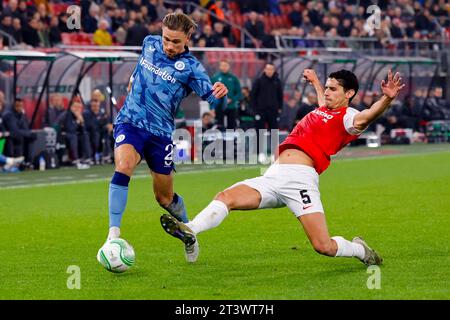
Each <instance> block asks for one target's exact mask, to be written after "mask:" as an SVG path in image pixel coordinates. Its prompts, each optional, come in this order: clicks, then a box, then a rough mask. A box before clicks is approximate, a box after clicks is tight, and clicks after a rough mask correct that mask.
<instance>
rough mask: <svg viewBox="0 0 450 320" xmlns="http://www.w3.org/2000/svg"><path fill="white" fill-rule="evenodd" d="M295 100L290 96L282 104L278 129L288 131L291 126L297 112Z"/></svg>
mask: <svg viewBox="0 0 450 320" xmlns="http://www.w3.org/2000/svg"><path fill="white" fill-rule="evenodd" d="M297 107H298V105H297V101H296V100H295V99H294V98H293V97H291V98H289V99H288V101H286V102H285V103H284V104H283V110H282V111H281V115H280V126H279V127H280V129H281V130H287V131H290V130H291V129H292V127H293V124H294V120H295V115H296V113H297Z"/></svg>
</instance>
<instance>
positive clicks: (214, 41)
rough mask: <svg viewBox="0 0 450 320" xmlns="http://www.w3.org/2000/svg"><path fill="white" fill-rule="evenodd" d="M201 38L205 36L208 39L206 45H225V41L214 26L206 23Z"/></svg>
mask: <svg viewBox="0 0 450 320" xmlns="http://www.w3.org/2000/svg"><path fill="white" fill-rule="evenodd" d="M201 38H204V39H205V41H206V47H223V46H224V45H223V41H222V38H221V37H220V36H218V35H217V34H215V33H214V31H213V29H212V27H211V26H210V25H208V24H206V25H205V26H204V27H203V33H202V35H201Z"/></svg>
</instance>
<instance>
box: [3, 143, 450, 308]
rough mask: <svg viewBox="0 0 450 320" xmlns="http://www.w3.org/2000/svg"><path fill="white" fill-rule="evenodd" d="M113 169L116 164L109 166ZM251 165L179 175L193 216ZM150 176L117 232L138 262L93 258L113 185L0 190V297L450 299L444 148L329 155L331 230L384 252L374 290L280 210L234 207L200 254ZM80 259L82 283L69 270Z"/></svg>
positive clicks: (326, 177) (324, 188)
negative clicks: (170, 229) (170, 224)
mask: <svg viewBox="0 0 450 320" xmlns="http://www.w3.org/2000/svg"><path fill="white" fill-rule="evenodd" d="M112 171H113V169H112V167H111V173H112ZM259 172H260V170H259V169H258V168H255V167H253V168H248V169H246V168H240V169H231V170H223V171H202V172H199V173H189V174H179V175H177V176H176V178H175V186H176V191H177V192H178V193H180V194H181V195H182V196H183V197H184V200H185V203H186V205H187V209H188V212H189V215H190V217H192V216H193V215H194V214H195V213H197V212H199V210H201V209H202V208H203V207H204V206H206V205H207V204H208V203H209V201H210V200H211V199H212V198H213V197H214V195H215V194H216V193H217V192H218V191H220V190H222V189H224V188H225V187H228V186H230V185H231V184H233V183H235V182H237V181H240V180H242V179H244V178H250V177H255V176H257V175H259ZM151 190H152V188H151V181H150V179H149V178H141V179H135V180H132V182H131V185H130V191H129V198H128V207H127V210H126V213H125V215H124V219H123V224H122V236H123V238H125V239H126V240H127V241H129V242H130V243H131V244H132V245H133V246H134V249H135V251H136V265H135V266H134V267H133V268H132V269H131V270H129V271H128V272H126V273H123V274H113V273H110V272H108V271H106V270H105V269H103V268H102V266H101V265H100V264H99V263H98V262H97V260H96V254H97V250H98V248H100V246H101V245H102V244H103V242H104V240H105V238H106V235H107V231H108V230H107V227H108V213H107V207H108V204H107V199H108V182H107V181H100V182H91V183H80V184H71V185H60V186H49V187H34V188H28V189H17V190H14V189H11V190H7V189H4V190H1V191H0V203H1V214H0V241H1V244H2V245H1V246H0V257H1V260H2V261H1V265H2V267H1V270H2V274H1V277H0V299H162V300H165V299H449V298H450V280H449V279H450V268H449V267H450V263H449V262H450V258H449V229H450V228H449V222H450V153H448V152H442V153H434V154H418V155H408V156H400V157H388V158H379V159H359V160H344V161H336V162H335V163H333V164H332V165H331V167H330V168H329V170H328V171H327V172H326V173H324V174H323V175H321V178H320V190H321V195H322V202H323V205H324V208H325V211H326V216H327V221H328V227H329V230H330V233H331V235H341V236H343V237H345V238H347V239H351V238H353V237H354V236H358V235H362V236H364V237H365V239H366V240H367V242H368V243H369V245H371V246H373V247H374V248H375V249H376V250H377V251H378V252H379V253H380V254H381V255H382V256H383V258H384V261H385V264H384V265H383V266H382V267H381V288H380V289H372V290H370V289H368V287H367V281H368V277H369V276H370V275H371V274H369V273H367V268H366V267H365V266H364V265H363V264H362V263H360V262H359V261H358V260H357V259H354V258H330V257H325V256H321V255H319V254H318V253H316V252H315V251H314V250H313V249H312V247H311V245H310V244H309V242H308V240H307V238H306V236H305V234H304V232H303V230H302V228H301V225H300V224H299V222H298V221H297V220H296V218H295V217H294V216H293V214H292V213H290V212H289V210H288V209H286V208H281V209H270V210H256V211H245V212H244V211H233V212H231V213H230V215H229V217H228V218H227V219H226V220H225V221H224V222H223V223H222V225H221V226H220V227H218V228H216V229H213V230H210V231H208V232H206V233H203V234H201V235H200V236H199V241H200V242H199V243H200V246H201V251H200V257H199V260H198V261H197V263H195V264H187V263H186V262H185V260H184V255H183V247H182V245H181V242H179V240H177V239H175V238H172V237H170V236H169V235H167V234H166V233H165V232H164V231H163V230H162V228H161V226H160V224H159V216H160V215H161V214H162V213H164V211H163V210H162V209H161V208H160V207H159V206H158V205H157V203H156V201H155V200H154V198H153V195H152V191H151ZM71 265H76V266H79V268H80V272H81V289H80V290H77V289H73V290H70V289H68V288H67V280H68V278H69V277H70V276H71V274H68V273H67V272H66V271H67V268H68V267H69V266H71Z"/></svg>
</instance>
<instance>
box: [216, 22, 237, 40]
mask: <svg viewBox="0 0 450 320" xmlns="http://www.w3.org/2000/svg"><path fill="white" fill-rule="evenodd" d="M213 28H214V33H215V34H216V35H217V37H218V38H219V39H221V40H222V43H224V41H227V43H230V44H234V43H235V39H234V38H233V37H232V36H231V33H230V28H229V27H228V26H225V25H224V24H223V23H221V22H216V23H214V26H213ZM224 44H225V43H224Z"/></svg>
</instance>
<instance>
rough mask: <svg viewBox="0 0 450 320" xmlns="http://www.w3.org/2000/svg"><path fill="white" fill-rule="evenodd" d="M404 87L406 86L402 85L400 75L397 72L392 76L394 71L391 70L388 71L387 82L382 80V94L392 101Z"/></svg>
mask: <svg viewBox="0 0 450 320" xmlns="http://www.w3.org/2000/svg"><path fill="white" fill-rule="evenodd" d="M404 87H405V84H402V78H401V77H400V73H398V72H396V73H395V75H394V76H392V71H391V70H390V69H389V71H388V77H387V81H384V80H381V92H383V94H384V95H385V96H387V97H389V98H391V99H394V98H395V97H396V96H397V95H398V93H399V91H400V90H401V89H403V88H404Z"/></svg>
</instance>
